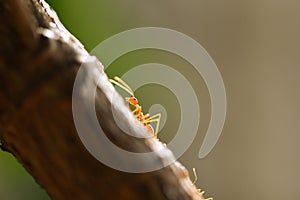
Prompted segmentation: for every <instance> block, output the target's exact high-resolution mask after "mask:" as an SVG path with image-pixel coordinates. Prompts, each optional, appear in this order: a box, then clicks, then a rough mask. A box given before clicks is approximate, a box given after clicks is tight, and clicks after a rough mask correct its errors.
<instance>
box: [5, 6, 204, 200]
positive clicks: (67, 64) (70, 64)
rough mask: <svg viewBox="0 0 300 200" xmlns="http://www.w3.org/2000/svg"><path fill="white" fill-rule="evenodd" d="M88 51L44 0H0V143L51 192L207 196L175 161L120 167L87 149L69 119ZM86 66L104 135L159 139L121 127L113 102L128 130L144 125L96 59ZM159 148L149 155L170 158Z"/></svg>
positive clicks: (62, 195) (136, 143) (152, 144)
mask: <svg viewBox="0 0 300 200" xmlns="http://www.w3.org/2000/svg"><path fill="white" fill-rule="evenodd" d="M88 56H89V55H88V53H87V52H86V50H84V48H83V46H82V45H81V43H80V42H78V41H77V39H76V38H74V37H73V36H72V35H71V34H70V33H69V32H68V31H67V30H66V29H65V28H64V27H63V26H62V25H61V23H60V22H59V20H58V18H57V16H56V14H55V13H54V12H53V11H52V10H51V9H50V8H49V7H48V5H47V4H46V3H45V2H44V1H42V0H39V1H38V0H0V88H1V90H0V140H1V143H2V146H1V148H2V149H3V150H5V151H8V152H10V153H12V154H13V155H14V156H15V157H16V158H17V159H18V160H19V162H20V163H22V165H23V166H24V168H25V169H26V170H27V171H28V172H29V173H30V174H31V175H32V176H33V177H34V178H35V180H36V181H37V182H38V183H39V184H40V185H41V186H42V187H44V188H45V190H46V191H47V192H48V194H49V195H50V196H51V197H52V198H53V199H72V198H75V199H123V200H126V199H130V200H135V199H137V200H140V199H149V200H150V199H151V200H153V199H156V200H158V199H170V200H171V199H180V200H184V199H204V198H203V196H202V193H200V192H198V190H197V188H196V187H195V186H194V185H193V184H192V183H191V181H190V179H189V176H188V173H187V170H186V169H185V168H184V167H183V166H182V165H181V164H179V163H178V162H175V163H173V164H171V165H169V166H167V167H164V168H163V169H160V170H157V171H154V172H149V173H138V174H133V173H125V172H120V171H117V170H114V169H112V168H110V167H107V166H105V165H103V164H102V163H101V162H99V161H98V160H96V159H95V158H94V157H93V156H92V155H91V154H90V153H89V152H88V151H87V150H86V148H85V147H84V146H83V144H82V142H81V140H80V139H79V137H78V133H77V131H76V129H75V125H74V121H73V116H72V89H73V84H74V80H75V77H76V73H77V70H78V69H79V67H80V66H81V65H82V64H83V62H85V59H86V58H88ZM91 67H93V68H95V69H97V70H99V75H100V77H102V78H101V81H100V82H99V83H98V85H97V95H96V110H97V116H98V119H99V121H100V124H101V127H102V128H103V130H104V131H105V133H106V135H107V136H108V138H110V139H111V141H113V142H114V143H115V144H117V145H118V146H121V147H122V148H124V149H128V150H130V151H134V152H147V151H154V150H155V149H156V148H158V147H161V146H162V145H161V143H160V142H159V141H158V140H157V139H155V138H150V139H137V138H136V137H132V136H129V135H127V134H124V133H123V132H122V131H121V130H120V129H119V128H118V126H117V125H116V123H115V121H114V120H113V116H112V113H111V106H113V107H115V108H116V111H115V112H116V115H117V116H118V117H119V118H120V119H121V120H120V122H121V123H125V125H126V126H127V127H129V130H130V132H131V133H132V134H133V135H143V134H145V133H147V132H146V130H144V128H143V127H142V126H140V125H139V124H138V123H137V122H136V120H135V119H134V118H133V116H129V117H126V116H125V117H124V113H126V112H128V110H127V107H126V106H125V104H124V103H123V101H121V98H120V97H117V98H116V100H115V101H111V100H110V99H109V98H108V96H110V95H112V94H115V93H116V92H115V90H114V89H113V87H111V85H110V82H109V81H108V79H107V77H106V75H105V73H104V71H103V67H102V65H101V63H100V62H97V63H94V65H93V66H91ZM89 78H90V77H85V79H87V80H88V79H89ZM83 88H84V85H83ZM81 95H82V98H84V94H81ZM100 142H101V141H100ZM99 148H100V149H102V150H103V151H105V150H106V148H105V146H100V147H99ZM163 149H164V150H163V151H159V152H157V153H156V158H155V159H153V160H148V161H147V162H158V163H163V162H165V161H166V160H168V159H172V158H173V155H172V154H170V153H169V150H168V149H167V148H166V147H163ZM166 153H167V155H168V156H166V155H165V154H166ZM168 153H169V154H168ZM106 154H107V155H108V156H114V159H119V160H120V162H124V160H126V158H122V157H121V155H110V152H106ZM141 164H143V163H141Z"/></svg>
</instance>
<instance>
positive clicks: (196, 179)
mask: <svg viewBox="0 0 300 200" xmlns="http://www.w3.org/2000/svg"><path fill="white" fill-rule="evenodd" d="M193 173H194V177H195V179H194V181H193V185H195V183H196V182H197V181H198V176H197V173H196V169H195V168H193Z"/></svg>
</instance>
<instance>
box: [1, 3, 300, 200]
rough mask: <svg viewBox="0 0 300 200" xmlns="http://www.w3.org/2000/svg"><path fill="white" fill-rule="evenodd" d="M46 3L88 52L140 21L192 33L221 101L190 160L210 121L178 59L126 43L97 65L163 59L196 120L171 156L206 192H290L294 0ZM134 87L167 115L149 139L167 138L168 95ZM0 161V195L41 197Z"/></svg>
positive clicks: (294, 165)
mask: <svg viewBox="0 0 300 200" xmlns="http://www.w3.org/2000/svg"><path fill="white" fill-rule="evenodd" d="M48 3H49V4H51V6H52V7H53V8H54V9H55V10H56V12H57V13H58V15H59V17H60V19H61V21H62V22H63V24H64V25H65V26H66V28H67V29H69V31H70V32H71V33H73V34H74V35H75V36H76V37H77V38H78V39H79V40H80V41H81V42H82V43H83V44H84V45H85V47H86V48H87V50H88V51H91V50H92V49H93V48H94V47H95V46H96V45H97V44H98V43H100V42H101V41H103V40H105V39H106V38H108V37H110V36H112V35H114V34H116V33H119V32H121V31H124V30H127V29H131V28H136V27H144V26H157V27H165V28H170V29H174V30H177V31H180V32H182V33H185V34H187V35H189V36H190V37H192V38H194V39H195V40H197V41H198V42H199V43H200V44H201V45H202V46H204V47H205V49H206V50H207V51H208V52H209V54H210V55H211V57H212V58H213V59H214V61H215V62H216V64H217V66H218V68H219V70H220V72H221V74H222V77H223V80H224V83H225V87H226V92H227V100H228V108H227V110H228V111H227V118H226V122H225V127H224V130H223V133H222V135H221V138H220V140H219V142H218V143H217V145H216V146H215V148H214V149H213V151H212V152H211V153H210V154H209V155H208V156H207V157H206V158H205V159H202V160H199V159H198V151H199V148H200V146H201V144H202V141H203V137H204V135H205V132H206V129H207V127H208V123H209V120H210V98H209V94H208V91H207V88H206V86H205V83H204V82H203V80H202V78H201V77H200V76H198V75H197V74H196V73H195V71H194V70H193V68H192V67H191V66H189V64H188V63H186V61H184V60H182V59H181V58H179V57H178V56H175V55H172V54H170V53H167V52H162V51H155V50H143V51H136V52H131V53H129V54H126V55H124V56H122V57H120V59H118V60H116V61H115V62H114V63H113V64H112V65H111V66H110V67H109V69H108V70H107V73H108V75H109V76H110V77H112V76H114V75H122V74H123V73H125V72H126V71H128V70H129V69H131V68H132V67H134V66H136V65H139V64H142V63H149V62H157V63H164V64H166V65H169V66H172V67H173V68H174V69H176V70H178V71H179V72H180V73H182V74H183V75H185V77H186V78H187V79H188V80H189V81H190V82H191V84H192V86H193V87H194V90H195V91H196V93H197V96H198V99H199V104H200V109H201V122H200V123H201V124H200V129H199V132H198V135H197V138H196V139H195V140H194V142H193V145H192V146H191V147H190V148H189V149H188V151H186V153H185V154H184V155H183V156H182V157H181V158H180V161H181V162H182V163H184V164H185V165H186V167H187V168H188V169H189V171H191V169H192V168H193V167H195V168H197V171H198V177H199V181H198V183H197V185H198V187H201V188H202V189H204V190H206V191H207V196H213V197H214V199H216V200H218V199H222V200H235V199H243V200H252V199H267V200H271V199H272V200H282V199H288V200H299V199H300V173H299V169H300V158H299V156H298V152H299V150H300V145H299V141H300V132H299V130H300V123H299V120H300V106H299V102H300V92H299V85H300V39H299V35H300V23H299V19H300V12H299V9H300V1H296V0H286V1H282V0H260V1H258V0H254V1H243V0H242V1H240V0H229V1H221V0H210V1H207V0H187V1H182V0H163V1H159V0H152V1H145V0H130V1H126V0H111V1H101V0H86V1H79V0H72V1H71V0H64V1H58V0H51V1H48ZM174 42H176V41H174ZM100 60H101V58H100ZM141 78H143V77H142V76H141ZM136 95H137V96H138V97H139V100H140V104H141V105H142V106H143V109H144V110H145V111H147V109H149V107H150V106H151V105H152V104H154V103H159V104H162V105H163V106H164V107H165V109H166V110H167V112H168V118H167V121H166V124H165V126H164V128H163V130H162V131H161V133H160V136H159V137H160V138H161V140H162V141H165V142H167V141H169V140H170V139H171V138H172V137H173V136H172V133H174V132H176V129H177V127H176V124H178V122H179V120H180V119H179V116H180V108H179V105H178V102H177V100H176V97H175V96H174V94H172V93H171V92H170V91H169V90H168V89H167V88H164V87H161V86H158V85H153V86H144V87H141V88H139V89H138V90H137V91H136ZM174 125H175V126H174ZM0 159H1V162H0V172H1V174H0V176H1V179H0V200H2V199H3V200H19V199H22V200H24V199H25V200H27V199H28V200H29V199H49V197H47V195H46V194H45V192H44V191H43V190H42V189H40V188H39V186H38V185H36V184H35V182H34V180H33V179H32V178H31V177H30V176H29V175H28V174H27V173H26V172H25V171H24V170H23V168H22V167H21V166H20V164H18V162H17V161H16V160H15V159H14V158H13V157H12V156H10V155H8V154H7V153H3V152H0Z"/></svg>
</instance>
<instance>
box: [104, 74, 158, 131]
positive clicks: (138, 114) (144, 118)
mask: <svg viewBox="0 0 300 200" xmlns="http://www.w3.org/2000/svg"><path fill="white" fill-rule="evenodd" d="M109 80H110V82H112V83H114V84H115V85H117V86H119V87H120V88H122V89H123V90H124V91H126V92H127V93H128V94H130V95H131V97H126V98H125V100H126V101H127V102H128V103H129V105H130V106H132V107H133V110H132V113H133V115H134V117H135V118H136V119H137V120H139V121H140V122H141V123H142V124H143V125H144V126H145V127H146V128H147V130H148V132H149V133H151V134H153V135H154V136H155V137H157V134H158V128H159V123H160V117H161V114H160V113H157V114H155V115H153V116H151V117H150V114H149V113H147V114H145V115H144V113H143V112H142V106H140V105H139V102H138V99H137V98H136V97H135V95H134V92H133V90H132V89H131V88H130V87H129V85H128V84H127V83H125V81H123V80H122V79H121V78H119V77H117V76H115V77H114V79H109ZM152 122H155V123H156V127H155V130H154V129H153V127H152V126H151V124H150V123H152Z"/></svg>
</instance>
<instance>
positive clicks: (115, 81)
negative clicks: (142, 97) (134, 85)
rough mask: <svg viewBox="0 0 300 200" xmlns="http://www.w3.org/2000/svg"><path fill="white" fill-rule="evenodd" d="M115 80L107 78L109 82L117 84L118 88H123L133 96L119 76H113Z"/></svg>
mask: <svg viewBox="0 0 300 200" xmlns="http://www.w3.org/2000/svg"><path fill="white" fill-rule="evenodd" d="M114 79H115V80H113V79H109V80H110V82H112V83H114V84H115V85H117V86H119V87H120V88H122V89H123V90H125V91H126V92H128V93H129V94H130V95H131V96H133V97H134V93H133V91H132V89H131V88H130V87H129V86H128V85H127V84H126V83H125V82H124V81H123V80H122V79H121V78H119V77H117V76H115V77H114Z"/></svg>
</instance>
